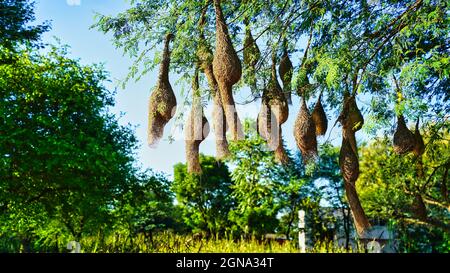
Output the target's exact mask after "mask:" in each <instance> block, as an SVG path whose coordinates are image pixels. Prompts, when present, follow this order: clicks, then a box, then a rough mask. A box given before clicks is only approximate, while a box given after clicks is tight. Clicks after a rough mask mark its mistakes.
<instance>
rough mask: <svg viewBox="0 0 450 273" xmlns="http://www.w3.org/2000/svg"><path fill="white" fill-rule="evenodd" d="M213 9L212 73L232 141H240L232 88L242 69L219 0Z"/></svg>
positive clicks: (239, 123) (240, 130) (241, 132)
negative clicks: (214, 35)
mask: <svg viewBox="0 0 450 273" xmlns="http://www.w3.org/2000/svg"><path fill="white" fill-rule="evenodd" d="M214 8H215V13H216V49H215V52H214V58H213V72H214V76H215V78H216V81H217V83H218V87H219V92H220V96H221V99H222V105H223V107H224V110H225V116H226V120H227V124H228V126H229V128H230V130H231V135H232V139H233V140H238V139H242V138H243V137H244V134H243V131H242V125H241V122H240V120H239V117H238V115H237V112H236V106H235V103H234V98H233V93H232V88H233V85H234V84H236V83H237V82H238V81H239V80H240V78H241V76H242V67H241V62H240V60H239V58H238V56H237V53H236V51H235V50H234V47H233V44H232V42H231V38H230V35H229V33H228V27H227V25H226V22H225V19H224V16H223V13H222V8H221V6H220V0H214Z"/></svg>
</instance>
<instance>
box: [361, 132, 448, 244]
mask: <svg viewBox="0 0 450 273" xmlns="http://www.w3.org/2000/svg"><path fill="white" fill-rule="evenodd" d="M442 133H444V135H442ZM438 134H441V136H443V140H439V141H434V142H431V143H432V144H430V145H429V147H427V152H426V153H425V154H424V156H423V170H420V169H418V168H417V164H415V163H416V162H417V161H416V160H417V158H414V157H413V156H412V155H409V156H407V157H402V156H398V155H396V154H394V153H393V151H392V149H391V148H390V147H389V141H388V140H387V139H382V138H381V139H377V140H376V141H374V142H372V143H371V144H370V145H368V146H367V147H364V148H363V149H362V152H363V155H364V157H363V158H364V159H363V160H362V162H361V169H362V170H363V174H362V175H361V178H360V184H359V187H360V188H359V191H360V193H361V201H362V203H363V205H364V207H365V209H366V211H367V214H368V215H369V216H370V217H372V218H374V219H379V221H381V222H384V223H386V224H389V225H393V227H394V230H396V231H397V232H398V234H399V236H398V237H399V238H400V239H401V241H400V242H401V244H400V246H399V247H400V250H401V251H407V252H415V251H417V252H431V251H443V250H444V249H446V250H445V251H448V242H449V237H448V234H449V227H450V223H449V219H450V210H449V209H450V207H449V202H448V201H449V200H448V186H449V184H448V183H449V182H448V170H449V155H448V149H449V142H448V139H447V138H448V131H447V132H446V133H445V131H444V132H442V131H441V132H440V133H438ZM426 140H427V141H428V139H427V138H426ZM418 171H423V172H424V175H423V178H421V176H419V175H418ZM417 196H421V199H417ZM418 200H423V202H418Z"/></svg>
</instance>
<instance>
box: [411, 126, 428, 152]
mask: <svg viewBox="0 0 450 273" xmlns="http://www.w3.org/2000/svg"><path fill="white" fill-rule="evenodd" d="M414 138H415V140H416V141H415V143H414V149H413V153H414V155H415V156H421V155H423V154H424V153H425V143H424V142H423V137H422V135H421V134H420V129H419V119H417V122H416V130H415V132H414Z"/></svg>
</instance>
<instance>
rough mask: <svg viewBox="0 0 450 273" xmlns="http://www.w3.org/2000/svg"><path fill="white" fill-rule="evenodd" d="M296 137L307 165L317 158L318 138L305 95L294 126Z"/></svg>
mask: <svg viewBox="0 0 450 273" xmlns="http://www.w3.org/2000/svg"><path fill="white" fill-rule="evenodd" d="M294 137H295V141H296V142H297V146H298V148H299V150H300V152H301V153H302V157H303V162H305V163H307V162H309V161H310V160H311V159H314V158H315V157H317V136H316V126H315V124H314V120H313V118H312V117H311V115H310V114H309V110H308V106H307V105H306V99H305V96H304V95H303V97H302V106H301V108H300V112H299V113H298V116H297V119H296V120H295V125H294Z"/></svg>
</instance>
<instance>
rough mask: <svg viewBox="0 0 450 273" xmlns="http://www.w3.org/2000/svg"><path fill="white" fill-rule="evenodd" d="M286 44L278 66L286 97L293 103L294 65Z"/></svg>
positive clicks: (289, 102)
mask: <svg viewBox="0 0 450 273" xmlns="http://www.w3.org/2000/svg"><path fill="white" fill-rule="evenodd" d="M286 43H287V42H286V41H285V45H284V51H283V56H282V57H281V60H280V65H279V66H278V72H279V73H280V77H281V81H282V82H283V93H284V95H285V97H286V100H287V102H288V104H292V87H291V83H292V74H293V71H294V66H293V65H292V62H291V60H290V59H289V53H288V50H287V45H286Z"/></svg>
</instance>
